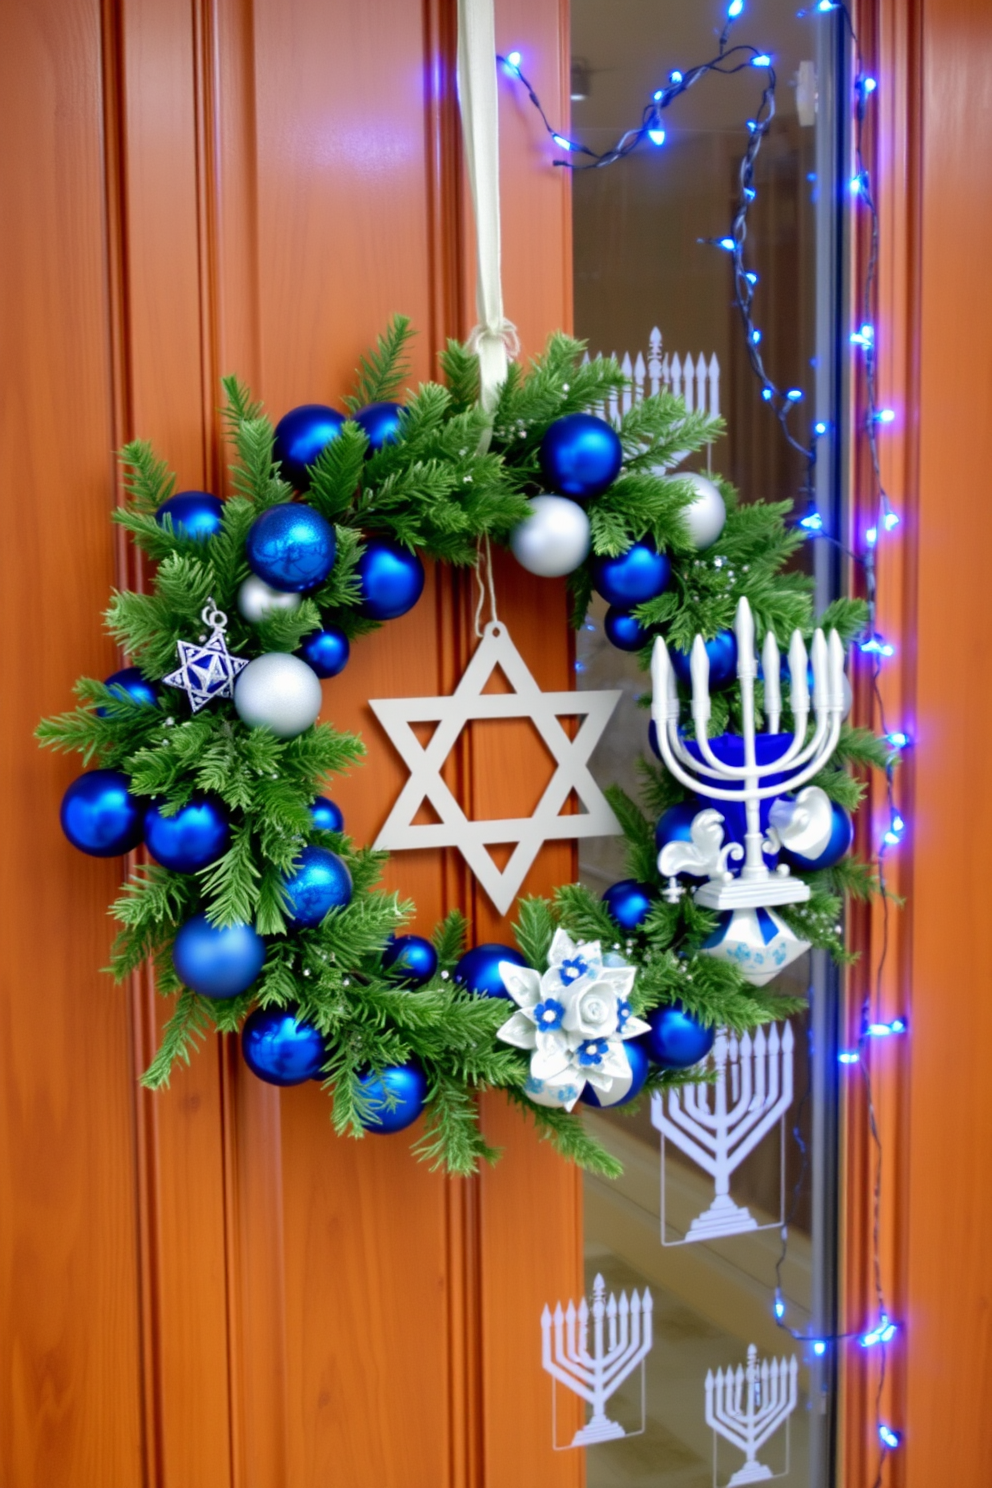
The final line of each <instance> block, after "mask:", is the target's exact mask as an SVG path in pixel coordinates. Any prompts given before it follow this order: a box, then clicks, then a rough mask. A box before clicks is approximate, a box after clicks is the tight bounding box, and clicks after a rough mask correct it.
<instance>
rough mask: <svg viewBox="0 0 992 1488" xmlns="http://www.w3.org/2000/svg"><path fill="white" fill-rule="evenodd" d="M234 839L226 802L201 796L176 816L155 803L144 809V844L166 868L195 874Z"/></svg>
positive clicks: (181, 809) (221, 855)
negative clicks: (170, 814) (164, 814)
mask: <svg viewBox="0 0 992 1488" xmlns="http://www.w3.org/2000/svg"><path fill="white" fill-rule="evenodd" d="M230 842H231V820H230V817H229V816H228V814H227V810H226V808H225V807H224V804H223V802H221V801H217V800H214V799H213V798H211V797H210V796H198V797H195V798H194V799H193V800H192V801H189V802H188V803H187V804H186V805H185V806H182V807H181V808H180V809H179V810H178V811H177V812H176V814H175V816H163V815H162V809H161V806H160V805H159V804H158V803H157V802H154V801H153V802H152V804H151V805H150V806H149V808H148V810H147V811H146V812H145V843H146V845H147V847H148V851H149V852H150V853H151V855H152V857H153V858H154V859H155V860H156V862H158V863H161V864H162V867H163V868H171V869H172V871H173V873H196V871H197V869H199V868H205V867H206V866H207V864H208V863H214V862H216V861H217V859H218V858H220V857H223V855H224V854H225V853H226V852H227V849H228V847H229V846H230Z"/></svg>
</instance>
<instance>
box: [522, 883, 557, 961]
mask: <svg viewBox="0 0 992 1488" xmlns="http://www.w3.org/2000/svg"><path fill="white" fill-rule="evenodd" d="M556 928H557V925H556V921H555V915H554V911H553V909H552V906H551V903H550V901H549V900H547V899H537V898H530V899H518V900H517V921H516V923H515V925H514V926H513V934H514V938H515V939H516V942H517V945H518V946H519V947H520V950H521V952H522V953H523V956H524V959H525V960H526V962H527V964H528V966H533V967H535V968H536V969H537V970H538V971H544V970H545V969H546V968H547V964H548V951H549V950H550V949H551V942H552V940H553V939H554V934H555V930H556Z"/></svg>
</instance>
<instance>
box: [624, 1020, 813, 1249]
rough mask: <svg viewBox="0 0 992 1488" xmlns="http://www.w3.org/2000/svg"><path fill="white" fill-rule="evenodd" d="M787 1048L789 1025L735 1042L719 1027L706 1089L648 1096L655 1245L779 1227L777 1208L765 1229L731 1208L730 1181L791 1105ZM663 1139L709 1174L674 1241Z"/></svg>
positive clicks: (746, 1213)
mask: <svg viewBox="0 0 992 1488" xmlns="http://www.w3.org/2000/svg"><path fill="white" fill-rule="evenodd" d="M794 1045H795V1039H794V1038H793V1034H792V1026H791V1024H789V1023H786V1024H785V1026H784V1028H783V1029H782V1032H781V1033H779V1027H778V1024H777V1023H773V1024H772V1025H771V1028H770V1029H769V1030H768V1031H767V1032H766V1031H765V1029H764V1028H759V1029H758V1030H757V1032H756V1033H755V1034H754V1036H753V1037H752V1036H751V1034H749V1033H745V1034H744V1035H743V1036H742V1037H741V1038H738V1037H737V1036H736V1034H732V1033H728V1032H727V1030H726V1029H725V1028H721V1029H719V1030H718V1032H717V1036H716V1040H715V1042H714V1044H713V1048H712V1050H711V1052H710V1054H709V1056H708V1058H707V1060H706V1065H705V1068H706V1071H707V1073H712V1074H713V1076H714V1079H713V1083H712V1084H709V1083H707V1084H699V1085H684V1086H680V1087H678V1088H676V1089H674V1090H669V1091H668V1092H667V1100H666V1094H663V1093H662V1092H661V1091H660V1090H659V1091H655V1093H654V1095H652V1097H651V1124H652V1126H654V1127H655V1128H656V1129H657V1130H658V1131H659V1132H661V1243H662V1245H685V1244H688V1243H691V1242H692V1241H696V1240H716V1239H719V1238H721V1237H723V1236H726V1235H740V1234H743V1233H744V1232H745V1231H747V1230H758V1229H769V1228H772V1227H773V1226H774V1225H778V1224H781V1222H782V1213H781V1208H782V1206H781V1204H780V1213H779V1217H778V1219H777V1220H775V1221H773V1225H759V1223H758V1221H757V1220H756V1219H755V1217H754V1215H753V1214H752V1213H751V1211H750V1209H748V1208H747V1206H746V1205H740V1204H735V1203H734V1201H733V1199H732V1198H731V1197H730V1179H731V1175H732V1174H733V1173H734V1171H735V1170H736V1169H737V1168H738V1167H739V1166H740V1164H741V1163H742V1162H743V1161H744V1159H745V1158H746V1157H747V1156H749V1154H750V1153H752V1152H753V1151H754V1149H755V1148H756V1147H757V1145H758V1143H759V1142H760V1141H762V1139H763V1138H764V1137H765V1136H767V1134H768V1133H769V1132H770V1131H771V1130H772V1128H773V1127H774V1126H775V1124H776V1122H779V1123H780V1122H781V1120H782V1118H783V1117H784V1115H785V1113H786V1111H787V1110H788V1109H789V1107H790V1106H791V1105H792V1093H793V1085H792V1076H793V1070H792V1052H793V1047H794ZM666 1141H668V1142H672V1143H673V1144H674V1145H675V1146H676V1147H677V1148H678V1149H679V1151H680V1152H683V1153H685V1155H686V1157H688V1158H690V1159H691V1160H692V1161H693V1162H694V1163H697V1164H698V1166H699V1167H701V1168H702V1169H703V1171H704V1172H705V1173H709V1175H710V1177H711V1178H712V1179H713V1181H714V1185H715V1190H716V1191H715V1193H714V1197H713V1202H712V1203H711V1204H710V1206H709V1208H708V1209H706V1210H705V1211H704V1212H703V1213H702V1214H699V1215H697V1216H696V1218H695V1219H694V1220H693V1221H692V1223H691V1225H690V1226H689V1228H688V1230H687V1231H686V1234H685V1238H684V1239H682V1240H675V1241H672V1240H668V1239H666V1235H665V1231H666V1222H665V1143H666Z"/></svg>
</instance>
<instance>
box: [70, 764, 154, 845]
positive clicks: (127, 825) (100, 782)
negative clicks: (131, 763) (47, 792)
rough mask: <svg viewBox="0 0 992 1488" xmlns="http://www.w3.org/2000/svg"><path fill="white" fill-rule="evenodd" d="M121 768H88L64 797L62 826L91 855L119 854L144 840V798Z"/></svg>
mask: <svg viewBox="0 0 992 1488" xmlns="http://www.w3.org/2000/svg"><path fill="white" fill-rule="evenodd" d="M130 784H131V782H130V781H129V780H128V777H127V776H126V775H122V774H121V772H120V770H87V772H86V774H85V775H80V776H79V777H78V779H76V780H74V781H73V782H72V784H71V785H70V787H69V789H68V790H67V791H66V793H65V795H64V796H63V797H62V806H61V809H60V811H59V820H60V821H61V823H62V830H63V832H64V833H65V835H66V836H67V837H68V839H69V841H70V842H71V843H72V845H73V847H78V848H79V851H80V852H84V853H89V855H90V857H91V858H117V857H119V856H120V855H121V853H126V852H130V851H131V849H132V848H133V847H137V845H138V843H139V842H140V841H141V818H142V815H143V811H144V802H142V801H140V800H139V799H138V798H137V796H132V794H131V791H130V789H129V786H130Z"/></svg>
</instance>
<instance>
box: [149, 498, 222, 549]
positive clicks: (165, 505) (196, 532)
mask: <svg viewBox="0 0 992 1488" xmlns="http://www.w3.org/2000/svg"><path fill="white" fill-rule="evenodd" d="M223 515H224V503H223V501H219V500H218V499H217V497H216V496H211V494H210V492H209V491H180V492H179V495H178V496H170V497H169V499H168V501H163V502H162V505H161V506H160V507H159V509H158V511H157V512H156V513H155V520H156V522H157V523H158V525H159V526H160V527H164V526H165V523H164V522H163V521H162V518H163V517H165V516H169V517H171V518H172V528H173V531H174V532H177V533H180V534H181V535H182V536H183V537H195V538H197V539H199V540H200V541H205V540H206V539H207V538H208V537H214V536H215V535H216V534H217V533H218V532H219V531H220V528H221V518H222V517H223Z"/></svg>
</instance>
